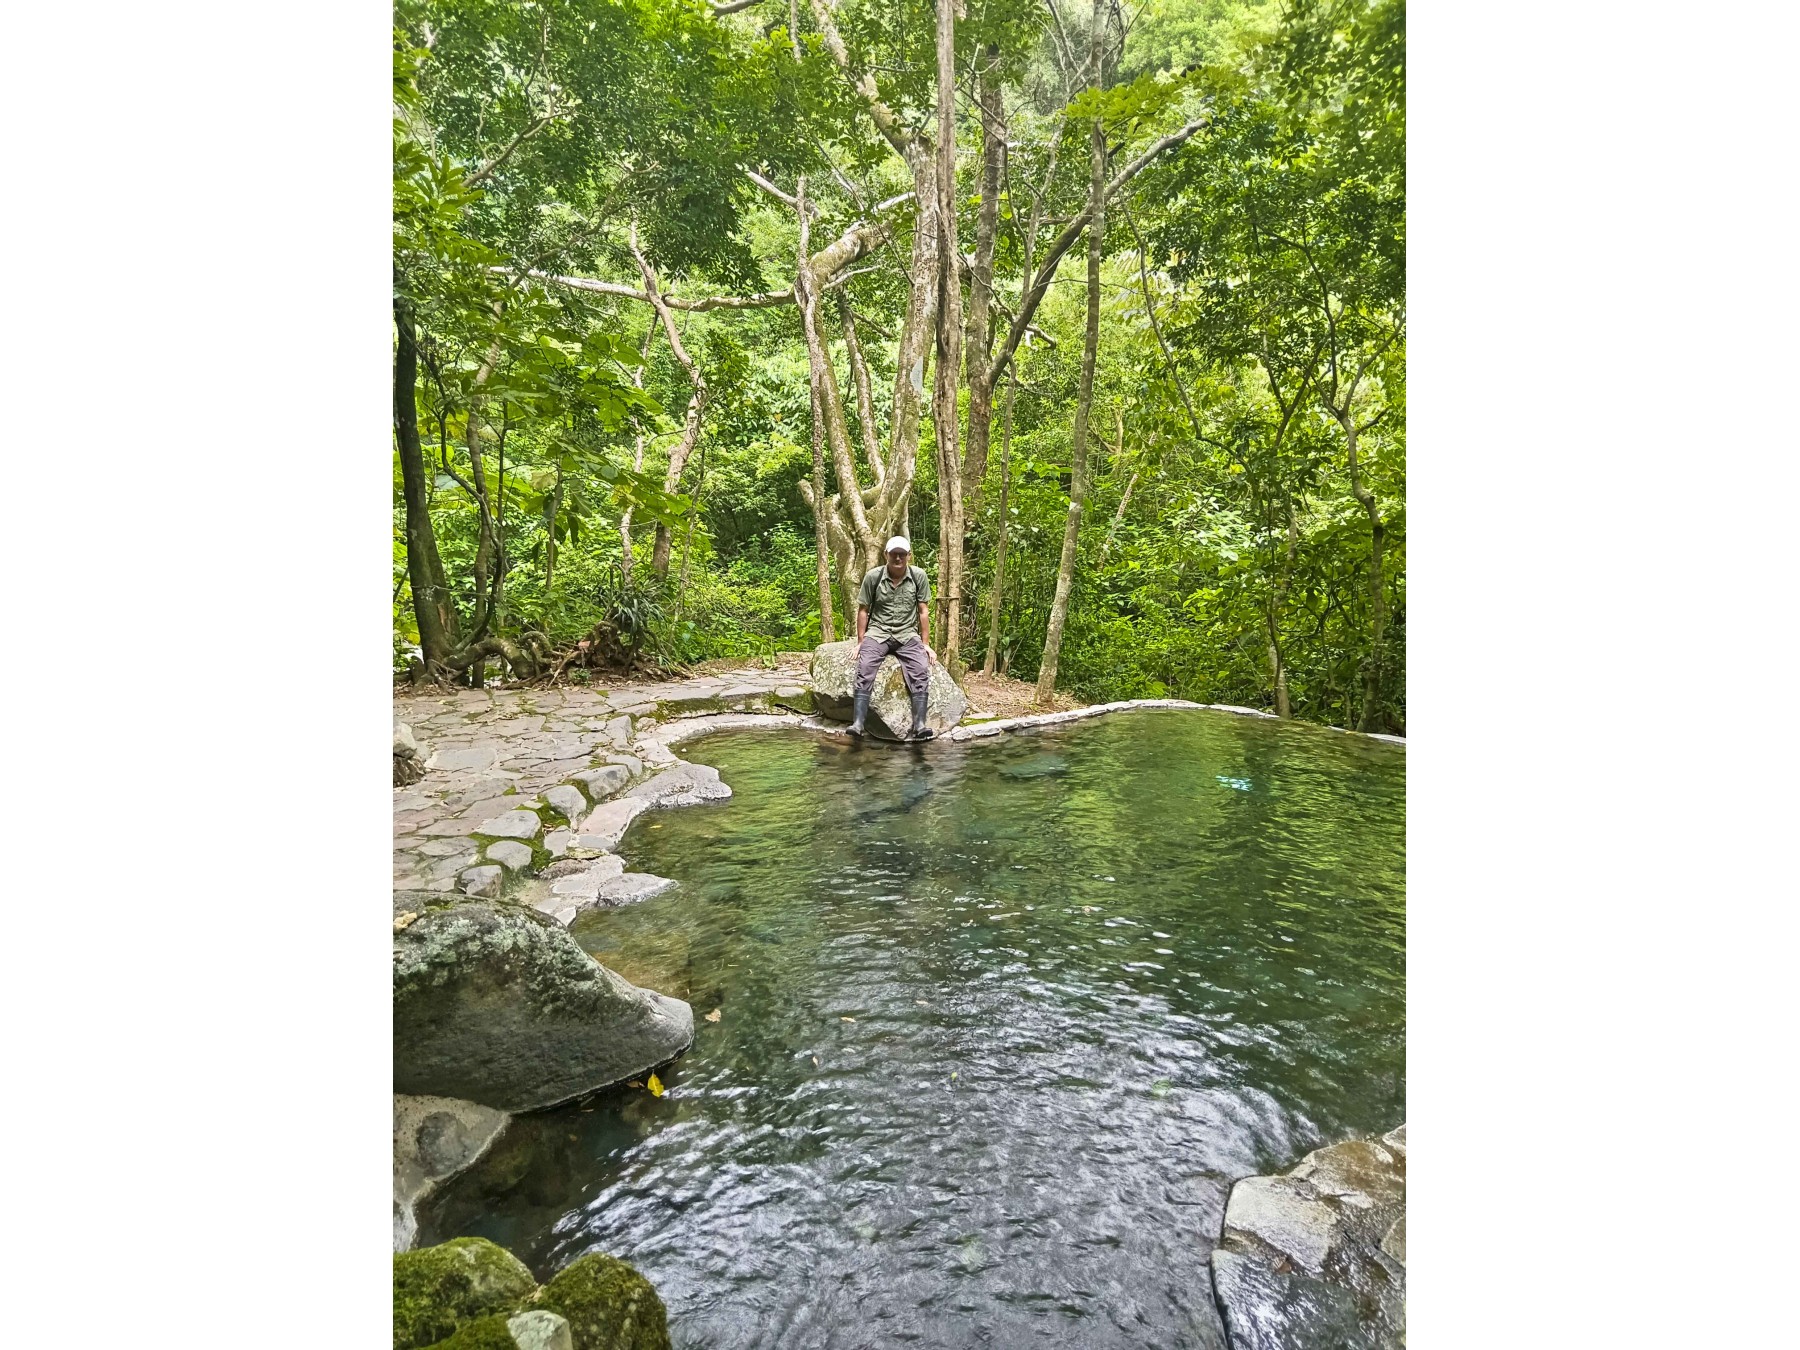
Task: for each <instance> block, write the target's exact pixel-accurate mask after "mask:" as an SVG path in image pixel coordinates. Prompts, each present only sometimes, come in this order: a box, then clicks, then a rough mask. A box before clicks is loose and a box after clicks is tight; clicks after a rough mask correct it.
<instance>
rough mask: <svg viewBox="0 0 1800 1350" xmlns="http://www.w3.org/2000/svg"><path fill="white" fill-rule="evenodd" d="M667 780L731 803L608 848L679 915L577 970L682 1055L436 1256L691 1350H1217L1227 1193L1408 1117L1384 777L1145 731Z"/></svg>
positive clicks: (848, 752)
mask: <svg viewBox="0 0 1800 1350" xmlns="http://www.w3.org/2000/svg"><path fill="white" fill-rule="evenodd" d="M684 754H685V755H686V756H687V757H688V758H691V759H696V760H701V761H704V762H706V763H709V764H714V765H717V766H718V768H719V770H720V772H721V773H722V774H723V775H724V777H725V780H726V781H727V782H729V783H730V784H731V785H732V786H733V788H734V789H735V790H736V793H737V795H736V796H735V797H734V798H733V799H732V800H731V801H730V802H727V803H721V804H719V805H716V806H707V807H694V808H687V809H683V810H678V811H662V812H653V813H651V814H650V815H648V816H647V817H644V818H642V819H641V820H640V821H639V822H638V824H636V825H635V826H634V827H633V829H632V831H631V833H630V835H629V836H628V837H627V838H626V840H625V842H624V845H623V848H622V851H623V852H624V854H625V856H626V859H627V861H628V864H629V866H631V867H632V868H633V869H637V870H642V871H650V872H656V873H660V874H661V875H663V876H670V877H676V878H679V879H680V880H681V882H682V886H681V888H680V889H679V890H677V891H674V892H671V893H669V894H667V895H664V896H661V897H658V898H655V899H652V900H648V901H645V902H643V903H641V904H638V905H635V906H632V907H629V908H627V909H624V910H619V911H615V912H610V913H595V914H592V915H589V916H586V917H584V918H583V919H582V920H579V921H578V922H577V925H576V929H575V933H576V936H577V937H578V938H579V939H580V940H581V941H582V943H583V944H584V945H585V946H586V947H587V948H588V949H589V950H590V951H592V952H594V953H595V954H596V955H598V956H599V957H600V958H601V959H602V960H603V961H605V962H606V963H607V964H608V965H610V966H612V967H614V968H615V969H617V970H619V971H620V972H621V973H623V974H624V975H626V976H627V977H628V978H630V979H632V980H635V981H637V982H638V983H640V984H646V985H649V986H651V987H653V988H656V989H660V990H663V991H664V992H667V993H670V994H674V995H677V996H679V997H681V998H685V999H687V1000H688V1001H689V1002H691V1003H692V1004H693V1006H694V1010H695V1017H696V1025H697V1026H698V1028H699V1035H698V1039H697V1041H696V1044H695V1046H694V1048H693V1050H692V1051H690V1052H689V1053H688V1055H687V1056H686V1057H685V1058H684V1059H683V1060H681V1061H680V1062H679V1063H677V1064H676V1065H674V1066H673V1067H672V1068H670V1069H669V1070H668V1071H667V1072H666V1073H665V1074H664V1075H663V1077H664V1079H665V1081H666V1083H667V1086H668V1093H667V1095H666V1096H664V1097H662V1098H661V1099H657V1098H654V1097H652V1096H651V1095H650V1094H649V1093H648V1092H644V1091H640V1090H630V1089H617V1090H615V1091H612V1092H609V1093H605V1094H601V1095H600V1096H599V1097H597V1098H595V1099H594V1100H593V1101H591V1102H589V1103H587V1104H585V1105H583V1106H576V1107H568V1108H564V1109H561V1110H558V1111H553V1112H547V1113H544V1114H542V1115H538V1116H534V1117H529V1118H526V1119H524V1120H522V1121H520V1122H518V1123H517V1124H516V1125H515V1127H514V1129H513V1130H512V1131H511V1132H510V1133H509V1135H508V1136H507V1137H506V1138H505V1139H504V1140H503V1141H502V1144H501V1145H500V1147H499V1149H498V1150H497V1152H496V1153H495V1154H494V1155H493V1156H492V1157H490V1158H489V1159H488V1160H486V1161H485V1162H484V1163H483V1164H482V1165H481V1166H480V1167H478V1168H477V1169H475V1171H473V1172H472V1173H470V1174H469V1175H467V1176H465V1177H463V1178H461V1179H459V1180H458V1181H457V1182H456V1183H454V1184H453V1185H452V1186H451V1187H450V1188H449V1189H448V1190H447V1191H446V1192H445V1193H444V1194H443V1195H442V1196H441V1197H439V1198H438V1199H437V1200H436V1201H435V1202H434V1203H433V1204H432V1205H431V1206H430V1207H429V1208H428V1212H427V1213H426V1214H425V1215H424V1216H423V1221H424V1231H423V1232H422V1233H421V1241H422V1242H435V1241H442V1240H444V1239H445V1238H448V1237H452V1236H456V1235H458V1234H464V1233H474V1234H480V1235H482V1236H486V1237H490V1238H492V1239H494V1240H495V1241H497V1242H499V1243H501V1244H503V1245H504V1246H507V1247H509V1248H511V1249H512V1250H513V1251H514V1252H516V1253H517V1254H518V1255H519V1256H520V1257H521V1258H522V1259H523V1260H524V1261H525V1262H526V1263H527V1264H529V1265H531V1266H532V1267H533V1269H534V1270H536V1271H537V1272H538V1273H539V1274H540V1276H542V1275H547V1274H548V1273H550V1272H552V1271H554V1270H557V1269H560V1268H561V1267H562V1266H563V1265H565V1264H567V1263H568V1262H569V1261H571V1260H573V1259H574V1258H575V1257H577V1256H579V1255H582V1254H583V1253H585V1252H589V1251H605V1252H610V1253H612V1254H614V1255H617V1256H621V1257H624V1258H626V1259H628V1260H630V1261H632V1262H633V1263H634V1264H636V1265H637V1266H638V1267H639V1269H641V1270H642V1271H643V1272H644V1273H645V1274H646V1275H647V1276H649V1277H650V1279H651V1280H653V1281H654V1282H655V1284H656V1286H657V1288H658V1290H659V1291H660V1292H661V1293H662V1296H663V1298H664V1300H665V1301H666V1302H667V1304H668V1306H669V1312H670V1325H671V1331H672V1334H673V1337H674V1340H675V1344H676V1345H677V1346H678V1347H702V1346H705V1347H721V1348H723V1347H743V1346H766V1347H784V1348H786V1347H827V1346H829V1347H850V1346H885V1345H892V1344H907V1345H918V1346H938V1347H964V1346H975V1345H993V1346H1017V1345H1079V1346H1083V1347H1112V1346H1143V1347H1158V1350H1168V1347H1177V1346H1215V1345H1220V1344H1222V1343H1223V1340H1222V1333H1221V1332H1220V1330H1219V1323H1218V1318H1217V1313H1216V1310H1215V1308H1214V1304H1213V1300H1212V1294H1211V1285H1210V1279H1209V1275H1208V1271H1207V1266H1206V1256H1207V1253H1208V1252H1209V1251H1210V1249H1211V1246H1212V1243H1213V1239H1214V1237H1215V1236H1216V1234H1217V1232H1218V1227H1219V1220H1220V1217H1221V1214H1222V1210H1223V1205H1224V1200H1225V1195H1226V1193H1227V1191H1228V1190H1229V1187H1230V1183H1231V1181H1232V1180H1233V1179H1234V1178H1236V1177H1239V1176H1242V1175H1245V1174H1248V1173H1252V1172H1268V1171H1276V1170H1285V1169H1286V1168H1288V1167H1290V1166H1292V1165H1293V1164H1294V1163H1295V1162H1296V1161H1297V1160H1298V1159H1299V1157H1300V1155H1301V1154H1303V1153H1305V1152H1306V1151H1307V1150H1309V1149H1311V1148H1314V1147H1316V1146H1317V1145H1319V1144H1322V1143H1329V1142H1333V1141H1335V1140H1339V1139H1343V1138H1347V1137H1349V1136H1351V1135H1355V1134H1364V1133H1370V1132H1376V1131H1380V1130H1385V1129H1388V1128H1390V1127H1392V1126H1393V1125H1396V1124H1398V1123H1399V1122H1400V1121H1401V1119H1402V1118H1403V1116H1404V1092H1405V1077H1404V1054H1403V1036H1404V1023H1403V1016H1404V996H1403V979H1404V955H1403V940H1404V895H1403V880H1404V871H1403V862H1402V852H1403V837H1404V829H1403V807H1404V792H1405V755H1404V751H1403V750H1402V749H1400V748H1399V747H1396V746H1392V745H1387V744H1382V743H1380V742H1375V741H1370V740H1366V739H1363V738H1360V737H1353V736H1345V735H1339V734H1335V733H1332V732H1327V731H1323V730H1321V729H1318V728H1312V727H1302V726H1291V725H1281V724H1275V723H1272V722H1267V721H1262V720H1258V719H1251V718H1241V717H1234V716H1232V715H1229V714H1213V713H1197V712H1180V711H1157V710H1146V711H1141V712H1134V713H1127V714H1119V715H1113V716H1109V717H1105V718H1098V719H1095V720H1093V721H1090V722H1079V723H1075V724H1073V725H1070V726H1066V727H1061V728H1056V729H1053V730H1046V731H1043V732H1039V733H1036V734H1033V735H1026V736H1016V737H1010V738H1004V739H999V740H994V741H985V742H982V741H978V742H972V743H967V744H948V743H940V744H935V745H931V746H928V747H923V748H902V747H893V746H885V745H872V746H867V747H862V748H857V747H847V746H843V745H839V744H835V743H826V742H822V741H819V740H817V739H815V738H813V737H811V736H808V735H806V734H804V733H799V732H772V731H749V732H727V733H721V734H719V735H716V736H713V737H709V738H707V739H706V740H704V741H697V742H694V743H693V744H692V745H690V746H689V747H688V748H687V750H686V751H684ZM715 1009H717V1010H718V1013H719V1017H718V1020H717V1021H716V1022H710V1023H709V1022H706V1021H704V1020H701V1019H703V1018H704V1016H705V1015H706V1014H707V1013H709V1012H711V1011H713V1010H715Z"/></svg>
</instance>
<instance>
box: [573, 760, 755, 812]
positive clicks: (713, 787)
mask: <svg viewBox="0 0 1800 1350" xmlns="http://www.w3.org/2000/svg"><path fill="white" fill-rule="evenodd" d="M730 796H731V789H730V788H729V787H727V786H726V785H725V783H724V782H722V781H721V780H720V778H719V771H718V770H717V769H715V768H713V767H712V765H710V764H686V763H682V764H677V765H675V767H674V768H672V769H665V770H663V772H661V773H659V774H657V775H656V776H655V777H653V778H646V779H645V780H644V781H643V782H641V783H637V784H634V785H633V786H632V787H630V788H628V789H627V790H626V791H625V794H624V797H625V800H627V801H630V800H634V799H635V800H638V801H647V802H653V803H655V804H656V805H658V806H693V805H696V804H698V803H700V802H722V801H724V800H725V799H726V798H728V797H730ZM584 828H585V827H584Z"/></svg>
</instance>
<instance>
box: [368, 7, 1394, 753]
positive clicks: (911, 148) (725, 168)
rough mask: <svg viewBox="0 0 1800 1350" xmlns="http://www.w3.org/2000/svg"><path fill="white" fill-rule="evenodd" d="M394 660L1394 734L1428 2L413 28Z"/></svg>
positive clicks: (626, 15)
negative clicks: (1180, 706)
mask: <svg viewBox="0 0 1800 1350" xmlns="http://www.w3.org/2000/svg"><path fill="white" fill-rule="evenodd" d="M395 16H396V17H395V31H394V96H393V105H394V106H393V137H394V184H393V187H394V264H393V279H394V294H393V322H394V344H393V353H394V370H393V381H394V385H393V387H394V494H395V496H394V522H395V533H394V577H393V587H394V602H393V603H394V650H395V663H396V670H397V671H399V672H405V673H409V674H410V675H411V676H412V677H413V678H415V679H432V680H442V681H460V682H464V683H476V684H479V683H481V682H483V681H484V680H488V679H491V678H494V677H495V676H496V675H497V674H501V673H504V675H505V676H506V677H507V678H513V679H528V680H529V679H548V678H583V677H585V675H586V671H585V668H584V669H580V670H574V671H573V672H571V670H570V666H569V658H570V655H571V653H572V652H574V651H575V650H576V646H575V644H576V643H577V642H580V641H586V642H587V643H588V644H589V646H588V647H587V648H585V649H583V651H584V658H583V659H584V661H586V660H587V659H588V658H589V657H591V655H592V654H593V653H594V652H603V653H604V654H605V655H606V657H607V659H608V660H610V661H613V662H615V663H618V664H622V665H625V666H628V667H629V666H634V665H638V664H643V665H654V664H662V665H670V666H675V665H681V664H685V663H691V662H696V661H701V660H706V659H709V658H715V657H740V656H749V657H753V656H758V655H768V654H771V653H773V652H775V651H777V650H783V649H796V648H805V647H810V646H812V645H815V644H817V643H819V642H820V641H823V640H829V639H831V638H834V637H835V638H842V637H845V636H848V635H849V634H850V632H851V631H852V620H853V615H854V608H853V606H854V596H855V591H856V587H857V584H858V583H859V581H860V580H861V577H862V575H863V573H864V571H865V570H866V569H867V568H869V567H871V566H874V565H875V564H876V563H877V562H878V561H879V558H880V549H881V545H882V543H883V541H884V540H885V539H886V537H887V536H888V535H890V534H894V533H903V534H907V535H908V536H909V537H910V538H911V540H912V541H913V547H914V551H915V559H914V560H915V562H917V563H919V564H920V565H921V566H923V567H925V568H926V569H927V570H928V572H929V573H930V574H931V577H932V581H933V587H934V589H935V591H936V592H937V596H938V600H937V603H935V604H934V605H933V608H932V620H933V625H934V629H935V631H934V633H933V634H932V643H933V646H934V647H935V648H936V649H937V651H938V652H939V654H940V656H941V657H942V658H943V660H944V661H945V663H946V664H947V665H949V666H950V667H951V669H952V670H953V671H959V670H961V669H963V668H967V667H984V668H985V669H987V670H988V671H990V672H994V671H998V672H1002V673H1006V674H1010V675H1012V676H1014V677H1018V678H1023V679H1027V680H1032V681H1035V682H1036V683H1037V685H1038V697H1039V698H1040V700H1047V699H1048V697H1049V696H1050V693H1051V691H1052V690H1054V689H1056V688H1062V689H1066V690H1068V691H1070V692H1073V693H1075V694H1077V695H1080V696H1082V697H1086V698H1090V699H1119V698H1133V697H1155V696H1171V697H1182V698H1192V699H1198V700H1202V701H1207V702H1224V703H1233V704H1242V705H1249V706H1254V707H1259V708H1266V709H1269V710H1271V711H1274V712H1277V713H1279V714H1280V715H1282V716H1293V717H1298V718H1305V719H1308V720H1313V721H1318V722H1325V723H1331V724H1335V725H1340V726H1352V727H1360V728H1362V729H1364V730H1373V731H1404V727H1405V614H1406V605H1405V599H1406V587H1405V555H1406V528H1405V527H1406V512H1405V477H1406V475H1405V446H1406V343H1405V319H1406V306H1405V238H1406V237H1405V84H1404V78H1405V71H1404V65H1405V7H1404V3H1403V0H1376V2H1375V3H1368V2H1367V0H1292V2H1291V3H1282V2H1280V0H1143V3H1141V4H1135V5H1134V4H1129V3H1127V4H1115V3H1112V2H1111V0H1098V2H1097V3H1094V4H1091V5H1089V4H1084V3H1083V2H1082V0H966V2H965V3H964V4H963V6H962V7H961V8H958V7H957V5H956V4H955V3H953V0H941V2H940V3H924V2H923V0H899V3H893V2H892V0H889V2H888V3H879V4H878V3H872V0H731V2H729V3H720V4H716V5H714V4H706V3H701V2H700V0H529V2H526V3H499V2H497V0H441V2H440V0H401V3H400V4H398V6H397V8H396V11H395Z"/></svg>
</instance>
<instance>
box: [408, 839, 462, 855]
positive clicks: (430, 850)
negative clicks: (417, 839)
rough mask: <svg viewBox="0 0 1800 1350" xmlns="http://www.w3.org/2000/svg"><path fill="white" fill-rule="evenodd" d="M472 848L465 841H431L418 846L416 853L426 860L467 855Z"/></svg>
mask: <svg viewBox="0 0 1800 1350" xmlns="http://www.w3.org/2000/svg"><path fill="white" fill-rule="evenodd" d="M473 847H474V845H473V844H471V843H470V842H469V841H468V840H467V839H431V840H427V841H426V842H425V843H423V844H420V845H419V848H418V851H419V852H420V853H423V854H424V855H425V856H426V857H427V858H448V857H451V856H453V855H455V854H458V853H467V852H469V850H470V849H472V848H473Z"/></svg>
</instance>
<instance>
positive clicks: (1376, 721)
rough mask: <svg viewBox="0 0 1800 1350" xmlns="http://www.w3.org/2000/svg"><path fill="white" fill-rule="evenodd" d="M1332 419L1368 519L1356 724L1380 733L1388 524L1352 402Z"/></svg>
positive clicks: (1354, 489) (1353, 490)
mask: <svg viewBox="0 0 1800 1350" xmlns="http://www.w3.org/2000/svg"><path fill="white" fill-rule="evenodd" d="M1331 415H1332V416H1333V417H1335V418H1336V419H1337V423H1338V425H1339V426H1340V427H1342V428H1343V429H1344V444H1345V446H1346V447H1347V448H1348V449H1349V452H1350V495H1351V496H1353V497H1355V498H1356V500H1357V501H1358V502H1359V503H1360V504H1361V505H1362V508H1363V510H1364V511H1366V512H1368V515H1369V659H1368V660H1367V661H1365V662H1363V707H1362V719H1361V721H1359V722H1358V723H1357V730H1359V731H1377V730H1379V729H1380V723H1381V683H1382V667H1383V663H1384V662H1383V657H1384V652H1383V648H1382V641H1383V639H1384V637H1385V636H1386V633H1387V589H1386V587H1385V586H1383V584H1382V580H1381V561H1382V560H1381V553H1382V546H1383V544H1384V543H1385V542H1386V539H1387V524H1386V522H1384V521H1383V520H1382V518H1381V509H1380V505H1379V503H1377V502H1376V500H1375V494H1374V493H1373V492H1372V491H1370V490H1369V487H1368V485H1367V484H1366V483H1364V482H1363V480H1362V464H1361V461H1360V460H1358V458H1357V449H1356V438H1357V434H1358V428H1357V425H1356V419H1355V418H1354V417H1353V416H1352V415H1351V412H1350V406H1349V399H1348V398H1346V399H1345V400H1344V408H1343V410H1342V411H1339V409H1338V408H1336V407H1335V406H1334V407H1332V409H1331Z"/></svg>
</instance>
